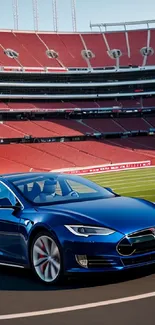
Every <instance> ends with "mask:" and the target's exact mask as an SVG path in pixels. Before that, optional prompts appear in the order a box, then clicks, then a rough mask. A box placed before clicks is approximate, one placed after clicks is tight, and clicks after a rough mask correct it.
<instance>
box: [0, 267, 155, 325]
mask: <svg viewBox="0 0 155 325" xmlns="http://www.w3.org/2000/svg"><path fill="white" fill-rule="evenodd" d="M35 312H36V314H35ZM39 312H40V313H41V315H39ZM19 314H20V315H19ZM8 315H10V316H9V319H7V318H8ZM56 323H57V324H58V325H77V324H78V325H79V324H81V325H84V324H89V325H111V324H119V325H124V324H125V325H129V324H130V325H131V323H132V324H135V325H139V324H140V325H144V324H145V325H146V324H148V325H154V324H155V266H151V267H145V268H141V269H136V270H134V271H132V272H131V271H130V272H123V273H111V274H106V275H104V276H103V275H102V276H100V277H99V276H97V277H95V276H93V277H89V278H88V277H87V278H86V277H82V278H76V277H75V278H71V279H66V280H65V281H64V283H61V284H60V285H59V286H58V287H48V286H44V285H42V284H40V282H37V281H36V280H35V278H34V277H33V275H32V274H31V272H30V271H27V270H20V269H13V268H7V267H1V268H0V324H3V325H9V324H11V325H12V324H13V325H21V324H22V325H31V324H33V325H35V324H36V325H42V324H44V325H49V324H50V325H51V324H56Z"/></svg>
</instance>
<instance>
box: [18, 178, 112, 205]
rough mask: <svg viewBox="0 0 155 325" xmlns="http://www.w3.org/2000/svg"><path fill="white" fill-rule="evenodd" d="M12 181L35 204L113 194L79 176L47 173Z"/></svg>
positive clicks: (107, 196)
mask: <svg viewBox="0 0 155 325" xmlns="http://www.w3.org/2000/svg"><path fill="white" fill-rule="evenodd" d="M12 183H13V184H14V186H16V188H17V189H18V190H19V191H20V192H22V194H23V195H24V197H26V198H27V199H28V200H29V201H31V202H33V203H34V204H36V205H43V204H46V203H47V204H48V203H49V204H52V203H56V202H57V203H61V202H64V201H67V202H68V201H72V200H80V199H84V200H87V199H97V198H109V197H113V196H114V194H112V193H110V192H109V191H107V190H106V189H104V188H102V187H100V186H98V185H97V184H95V183H92V182H91V181H88V180H86V179H84V178H82V177H79V176H73V175H71V176H70V175H57V176H55V175H54V176H53V175H52V174H50V173H48V174H45V175H39V176H33V175H32V176H31V175H30V176H29V177H27V178H24V179H17V180H16V179H14V180H12Z"/></svg>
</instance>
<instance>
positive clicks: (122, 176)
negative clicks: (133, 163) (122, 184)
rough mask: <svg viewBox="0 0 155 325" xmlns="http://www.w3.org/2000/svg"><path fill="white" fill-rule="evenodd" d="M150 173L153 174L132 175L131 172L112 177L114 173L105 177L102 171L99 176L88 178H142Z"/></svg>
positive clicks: (150, 175)
mask: <svg viewBox="0 0 155 325" xmlns="http://www.w3.org/2000/svg"><path fill="white" fill-rule="evenodd" d="M152 175H154V174H153V173H152V174H140V175H137V176H136V175H133V174H130V175H117V177H113V176H114V175H111V176H110V175H109V176H108V177H105V176H106V175H104V173H103V174H101V176H100V177H95V176H93V177H91V178H89V179H91V180H92V179H96V180H99V179H101V178H102V179H105V180H117V179H126V178H127V179H128V178H133V179H135V178H142V177H152Z"/></svg>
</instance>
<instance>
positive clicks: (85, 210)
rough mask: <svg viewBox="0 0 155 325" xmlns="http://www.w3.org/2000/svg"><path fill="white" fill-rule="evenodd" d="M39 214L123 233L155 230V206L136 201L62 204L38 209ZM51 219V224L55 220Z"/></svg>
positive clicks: (102, 200)
mask: <svg viewBox="0 0 155 325" xmlns="http://www.w3.org/2000/svg"><path fill="white" fill-rule="evenodd" d="M38 211H40V212H43V211H44V213H46V212H50V213H51V214H52V216H61V217H63V219H61V220H63V221H64V223H66V222H67V223H68V224H69V222H70V223H71V224H76V223H78V224H79V223H80V224H85V225H86V224H88V225H96V226H105V227H109V228H112V229H114V230H116V231H118V232H121V233H123V234H129V233H131V232H134V231H138V230H141V229H145V228H149V227H155V205H154V204H153V203H151V202H148V201H145V200H142V199H136V198H128V197H114V198H108V199H98V200H91V201H83V202H81V201H80V202H71V203H62V204H56V205H50V206H49V205H48V206H44V207H39V208H38ZM50 220H51V223H52V218H51V219H50ZM57 220H58V219H57ZM59 220H60V219H59Z"/></svg>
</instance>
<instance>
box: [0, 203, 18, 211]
mask: <svg viewBox="0 0 155 325" xmlns="http://www.w3.org/2000/svg"><path fill="white" fill-rule="evenodd" d="M21 208H22V207H21V205H19V204H18V205H11V204H9V205H0V209H12V210H14V213H16V212H18V211H20V210H21Z"/></svg>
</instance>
